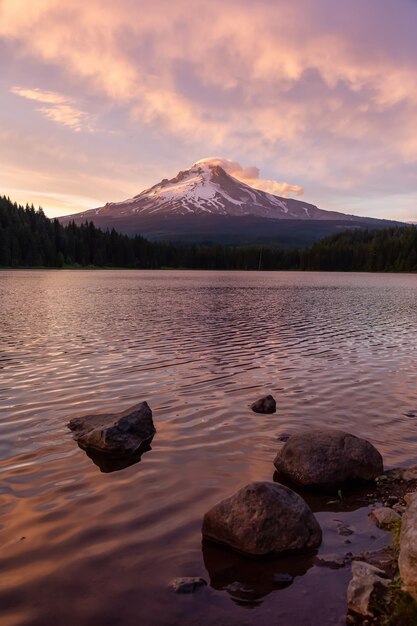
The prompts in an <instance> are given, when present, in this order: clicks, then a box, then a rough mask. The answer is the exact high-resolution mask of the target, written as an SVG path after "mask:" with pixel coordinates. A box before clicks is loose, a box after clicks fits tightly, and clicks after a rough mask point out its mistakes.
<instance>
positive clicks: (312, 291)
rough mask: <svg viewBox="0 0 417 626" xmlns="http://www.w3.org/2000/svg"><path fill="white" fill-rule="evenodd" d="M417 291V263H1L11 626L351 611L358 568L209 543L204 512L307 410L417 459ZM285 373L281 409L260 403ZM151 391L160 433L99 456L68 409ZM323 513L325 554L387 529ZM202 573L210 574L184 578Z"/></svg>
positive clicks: (130, 399)
mask: <svg viewBox="0 0 417 626" xmlns="http://www.w3.org/2000/svg"><path fill="white" fill-rule="evenodd" d="M416 302H417V276H413V275H403V276H400V275H397V276H394V275H366V274H324V273H308V274H307V273H304V274H301V273H263V272H258V273H245V272H239V273H226V272H204V273H203V272H141V271H114V272H113V271H92V272H90V271H78V272H77V271H19V272H0V415H1V416H0V568H1V569H0V613H1V617H0V621H1V624H2V626H17V625H23V624H30V625H39V626H45V625H49V624H51V625H52V624H53V625H59V626H70V625H71V626H73V625H74V624H76V625H77V626H85V625H96V624H100V626H106V625H109V626H110V625H112V626H113V625H116V624H119V625H122V626H131V625H133V624H134V625H137V624H145V625H148V624H149V625H150V626H154V625H166V624H167V625H173V626H176V625H188V624H196V625H197V624H203V625H212V624H213V625H214V624H216V626H218V625H220V624H228V625H239V626H244V625H252V624H266V625H270V624H271V625H277V626H278V625H279V626H290V625H291V626H294V625H298V624H300V625H306V626H326V625H327V624H329V625H331V624H342V623H343V616H344V613H345V610H346V606H345V593H346V583H347V580H348V579H349V568H342V569H340V570H332V569H329V568H328V567H319V566H318V565H317V560H314V555H312V556H311V558H310V557H309V558H307V559H305V558H304V559H302V560H301V559H299V558H297V559H289V560H286V561H276V562H272V563H267V564H259V563H256V562H252V561H248V560H246V559H243V558H242V557H238V556H234V555H233V554H231V553H229V552H228V551H227V550H224V549H220V548H216V547H214V546H211V545H207V544H204V545H202V542H201V533H200V528H201V521H202V516H203V514H204V512H205V511H206V510H207V509H208V508H209V507H210V506H211V505H213V504H214V503H215V502H217V501H218V500H219V499H220V498H222V497H225V496H227V495H230V494H231V493H233V492H234V491H235V490H236V489H238V488H239V487H240V486H242V485H244V484H245V483H247V482H250V481H252V480H272V477H273V469H274V468H273V459H274V456H275V454H276V452H277V450H278V448H279V446H280V445H282V444H281V443H280V442H279V440H278V438H279V436H280V435H282V434H283V433H289V432H293V431H296V430H298V429H301V428H304V427H310V426H330V427H337V428H343V429H346V430H349V431H351V432H353V433H354V434H357V435H361V436H365V437H367V438H369V439H370V440H371V441H372V442H373V443H374V444H375V445H376V446H377V447H378V448H379V449H380V450H381V452H382V453H383V455H384V459H385V462H386V465H387V466H393V465H398V464H401V465H406V464H409V463H417V428H416V422H417V385H416V373H417V334H416V328H417V306H416ZM270 392H272V393H273V394H274V395H275V397H276V398H277V403H278V411H277V413H276V414H275V415H269V416H260V415H255V414H254V413H252V412H251V411H250V410H249V408H248V405H249V404H250V403H251V402H252V401H253V400H254V399H256V398H257V397H258V396H259V395H262V394H264V393H270ZM141 400H147V401H148V402H149V404H150V405H151V407H152V409H153V412H154V422H155V426H156V428H157V435H156V436H155V438H154V440H153V442H152V449H151V450H150V451H148V452H147V453H146V454H144V455H143V457H142V460H141V462H140V463H138V464H136V465H132V466H130V467H128V468H125V469H123V470H121V471H115V472H113V473H103V472H100V469H99V467H97V466H96V465H95V464H94V463H93V462H92V461H91V459H89V458H88V457H87V456H86V454H85V452H83V451H82V450H80V449H79V448H78V447H77V445H76V444H75V443H74V441H73V440H72V437H71V433H70V432H69V431H68V430H67V428H66V424H67V422H68V420H69V419H70V418H71V417H74V416H75V415H78V414H82V413H89V412H98V411H107V410H109V411H110V410H113V409H114V410H121V409H125V408H127V407H129V406H130V405H132V404H134V403H137V402H139V401H141ZM320 508H321V509H325V510H320ZM316 515H317V517H318V519H319V521H320V523H321V524H322V526H323V528H324V529H325V541H324V544H323V546H322V548H321V549H320V553H319V556H320V557H323V556H324V557H326V556H327V555H330V554H331V555H343V554H344V553H345V552H346V550H347V549H349V550H351V551H352V552H355V551H358V550H360V549H362V548H363V547H364V546H366V545H368V544H369V541H371V539H370V536H371V535H372V536H373V537H375V539H373V541H374V543H375V545H376V546H377V545H379V544H380V545H382V543H383V542H384V541H385V540H386V539H385V535H384V533H382V531H376V530H375V528H374V527H372V526H371V525H370V523H369V522H367V517H366V509H365V510H364V509H362V510H360V509H359V510H356V511H346V510H344V508H343V504H341V505H331V506H327V507H326V506H323V507H320V506H318V507H316ZM341 522H346V523H349V524H350V525H351V527H352V528H353V530H354V531H355V532H354V534H353V535H351V537H350V538H349V539H350V540H351V541H352V544H351V545H349V546H346V544H345V543H344V541H346V537H343V536H340V535H339V534H338V533H337V526H338V525H340V523H341ZM288 572H289V573H292V574H293V575H295V579H294V582H293V584H292V585H290V586H289V587H286V588H285V589H280V586H279V584H277V583H276V582H274V575H276V574H277V573H288ZM187 575H194V576H203V577H204V578H205V579H206V580H207V581H208V582H209V585H208V587H206V588H204V589H202V590H200V591H198V592H197V593H196V594H194V595H191V596H188V595H187V596H181V595H176V594H174V593H173V592H172V591H170V589H169V588H168V584H169V581H170V580H171V579H172V578H174V577H176V576H187Z"/></svg>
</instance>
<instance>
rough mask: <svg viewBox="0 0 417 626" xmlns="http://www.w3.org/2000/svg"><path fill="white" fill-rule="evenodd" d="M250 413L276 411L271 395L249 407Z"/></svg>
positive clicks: (275, 404)
mask: <svg viewBox="0 0 417 626" xmlns="http://www.w3.org/2000/svg"><path fill="white" fill-rule="evenodd" d="M251 409H252V411H254V412H255V413H275V411H276V410H277V403H276V402H275V398H274V397H273V396H271V395H269V396H265V397H264V398H259V399H258V400H256V402H254V403H253V404H252V406H251Z"/></svg>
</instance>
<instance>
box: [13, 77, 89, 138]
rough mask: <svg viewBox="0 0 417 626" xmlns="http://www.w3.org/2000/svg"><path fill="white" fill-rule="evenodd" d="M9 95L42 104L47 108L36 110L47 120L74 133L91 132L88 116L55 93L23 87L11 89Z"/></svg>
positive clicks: (69, 99)
mask: <svg viewBox="0 0 417 626" xmlns="http://www.w3.org/2000/svg"><path fill="white" fill-rule="evenodd" d="M10 93H12V94H14V95H15V96H21V97H22V98H26V99H27V100H34V101H36V102H42V103H43V104H48V105H49V106H42V107H39V108H37V109H36V110H37V111H39V112H40V113H43V115H45V116H46V117H47V118H48V119H50V120H52V121H53V122H56V123H58V124H62V125H63V126H68V127H69V128H71V129H72V130H75V131H76V132H80V131H81V130H89V131H91V130H92V126H91V122H90V116H89V114H88V113H86V112H85V111H82V110H81V109H78V108H77V107H75V106H73V104H72V103H73V100H72V98H68V97H67V96H64V95H62V94H60V93H57V92H55V91H43V90H42V89H38V88H35V89H27V88H25V87H16V86H15V87H12V88H11V89H10Z"/></svg>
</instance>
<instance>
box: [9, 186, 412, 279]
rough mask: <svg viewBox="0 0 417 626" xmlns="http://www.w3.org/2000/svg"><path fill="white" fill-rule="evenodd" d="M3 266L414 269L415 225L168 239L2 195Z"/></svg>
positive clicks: (390, 270)
mask: <svg viewBox="0 0 417 626" xmlns="http://www.w3.org/2000/svg"><path fill="white" fill-rule="evenodd" d="M0 266H2V267H12V268H19V267H66V266H67V267H88V266H95V267H126V268H141V269H159V268H164V267H165V268H184V269H219V270H220V269H225V270H227V269H231V270H257V269H262V270H325V271H371V272H384V271H388V272H417V227H416V226H396V227H391V228H386V229H383V230H373V231H372V230H354V231H345V232H342V233H339V234H337V235H333V236H331V237H327V238H325V239H323V240H321V241H319V242H317V243H315V244H314V245H313V246H311V247H308V248H298V249H297V248H292V249H282V248H278V247H276V246H271V245H270V246H246V247H232V246H224V245H186V244H171V243H166V242H151V241H148V240H146V239H144V238H143V237H141V236H135V237H132V238H129V237H128V236H127V235H123V234H120V233H117V232H116V231H115V230H112V231H102V230H100V229H98V228H96V227H95V226H94V224H93V223H92V222H89V223H87V222H86V223H85V224H81V225H79V226H77V225H76V224H74V223H69V224H67V225H66V226H63V225H62V224H61V223H60V222H59V221H58V220H50V219H48V218H47V217H46V216H45V215H44V213H43V211H42V210H41V209H40V210H38V211H36V210H35V209H34V207H33V206H26V207H23V206H19V205H17V204H15V203H12V202H11V201H10V200H9V199H8V198H6V197H3V198H0Z"/></svg>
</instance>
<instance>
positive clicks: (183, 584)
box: [169, 576, 207, 593]
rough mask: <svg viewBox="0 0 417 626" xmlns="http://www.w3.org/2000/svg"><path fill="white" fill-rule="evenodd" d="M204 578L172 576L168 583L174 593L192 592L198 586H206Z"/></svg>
mask: <svg viewBox="0 0 417 626" xmlns="http://www.w3.org/2000/svg"><path fill="white" fill-rule="evenodd" d="M206 585H207V583H206V581H205V580H204V578H199V577H192V576H185V577H183V578H174V580H172V581H171V582H170V584H169V586H170V587H171V589H173V590H174V591H175V593H194V591H197V589H199V588H200V587H204V586H206Z"/></svg>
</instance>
